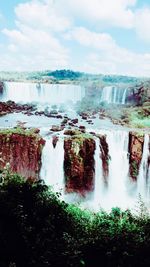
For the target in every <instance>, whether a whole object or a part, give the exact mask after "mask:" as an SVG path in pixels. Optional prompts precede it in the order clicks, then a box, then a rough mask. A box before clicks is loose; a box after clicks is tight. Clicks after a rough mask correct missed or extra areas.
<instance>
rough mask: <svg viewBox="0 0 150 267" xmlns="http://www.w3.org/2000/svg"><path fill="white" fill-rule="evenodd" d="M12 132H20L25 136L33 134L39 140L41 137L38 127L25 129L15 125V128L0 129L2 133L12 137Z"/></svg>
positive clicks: (0, 133)
mask: <svg viewBox="0 0 150 267" xmlns="http://www.w3.org/2000/svg"><path fill="white" fill-rule="evenodd" d="M12 134H19V135H24V136H31V137H35V138H36V139H37V140H38V139H40V138H41V137H40V135H39V134H38V133H36V129H34V128H32V129H23V128H22V127H19V126H18V127H15V128H6V129H0V135H7V137H10V136H11V135H12Z"/></svg>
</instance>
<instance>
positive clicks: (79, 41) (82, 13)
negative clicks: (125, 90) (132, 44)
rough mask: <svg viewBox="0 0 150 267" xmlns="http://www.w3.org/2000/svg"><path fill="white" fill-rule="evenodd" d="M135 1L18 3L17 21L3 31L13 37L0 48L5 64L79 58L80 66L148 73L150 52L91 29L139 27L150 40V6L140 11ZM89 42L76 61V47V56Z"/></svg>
mask: <svg viewBox="0 0 150 267" xmlns="http://www.w3.org/2000/svg"><path fill="white" fill-rule="evenodd" d="M136 2H137V1H136V0H113V1H110V0H92V1H87V0H31V1H30V2H26V3H21V4H19V5H18V6H17V7H16V8H15V14H16V27H14V29H12V30H9V29H7V28H6V29H3V31H2V33H3V34H4V35H5V36H6V38H7V40H8V42H7V45H6V46H5V47H3V49H2V50H1V53H0V58H1V60H0V69H1V70H4V69H5V70H40V69H59V68H73V67H74V68H76V67H77V65H75V62H77V60H78V63H77V64H78V66H80V67H78V69H80V70H81V71H83V70H84V71H88V72H97V73H118V74H130V75H140V76H142V75H145V76H148V75H149V72H150V54H148V53H147V54H146V53H145V54H142V53H141V54H140V53H135V52H132V51H129V50H128V49H125V48H123V47H120V46H119V45H118V44H117V42H116V41H115V40H114V39H113V37H112V36H111V35H110V34H108V33H106V32H95V31H94V30H93V31H91V30H89V28H91V26H92V27H96V29H97V30H98V28H101V29H102V25H105V29H106V26H107V27H108V28H109V27H114V26H115V27H122V28H127V29H132V30H133V29H134V30H136V32H137V34H138V36H139V37H140V38H143V40H146V41H150V32H149V25H150V9H148V8H143V9H140V10H137V11H135V8H136ZM133 8H134V9H133ZM85 25H86V26H85ZM94 25H96V26H94ZM88 26H89V28H88ZM63 37H64V39H63ZM64 44H65V45H64ZM84 47H85V48H86V49H85V50H86V51H85V54H86V53H87V56H85V55H84V57H85V60H81V58H79V59H77V58H76V59H75V62H72V65H71V63H70V62H71V58H70V56H71V53H72V55H74V57H76V54H77V53H78V52H77V50H78V49H79V50H80V48H81V49H84ZM72 61H73V60H72ZM82 62H84V63H82ZM81 64H82V65H81Z"/></svg>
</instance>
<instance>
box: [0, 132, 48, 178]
mask: <svg viewBox="0 0 150 267" xmlns="http://www.w3.org/2000/svg"><path fill="white" fill-rule="evenodd" d="M44 144H45V141H44V140H43V139H42V138H41V137H40V135H38V134H35V133H34V131H31V130H23V129H19V128H18V129H10V130H9V129H8V130H1V131H0V170H3V169H4V168H5V167H6V165H7V164H9V165H10V170H11V171H12V172H14V173H19V174H21V175H22V176H24V177H25V178H26V179H29V178H31V179H39V172H40V168H41V153H42V148H43V145H44Z"/></svg>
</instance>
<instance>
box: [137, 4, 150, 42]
mask: <svg viewBox="0 0 150 267" xmlns="http://www.w3.org/2000/svg"><path fill="white" fill-rule="evenodd" d="M134 26H135V30H136V33H137V35H138V36H139V37H140V38H141V39H142V40H144V41H146V42H150V8H148V7H147V8H142V9H139V10H137V11H136V16H135V25H134Z"/></svg>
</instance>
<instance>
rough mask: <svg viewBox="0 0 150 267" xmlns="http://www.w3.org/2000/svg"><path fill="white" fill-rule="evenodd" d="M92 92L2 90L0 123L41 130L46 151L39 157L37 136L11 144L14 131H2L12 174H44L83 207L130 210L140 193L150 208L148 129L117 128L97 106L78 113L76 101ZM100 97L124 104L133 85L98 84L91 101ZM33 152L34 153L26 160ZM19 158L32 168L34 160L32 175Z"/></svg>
mask: <svg viewBox="0 0 150 267" xmlns="http://www.w3.org/2000/svg"><path fill="white" fill-rule="evenodd" d="M87 91H88V90H87V88H86V87H85V86H80V85H74V84H72V85H70V84H69V85H66V84H65V85H64V84H63V85H59V84H56V85H55V84H44V83H43V84H42V83H29V82H24V83H19V82H5V83H4V87H3V90H1V93H0V101H2V102H3V105H2V104H1V107H2V109H4V105H5V110H1V112H4V111H5V114H3V113H2V115H3V116H1V117H0V125H1V128H3V131H4V129H5V128H6V129H8V128H10V129H11V131H13V130H12V129H13V127H18V126H19V127H21V128H25V130H24V131H25V132H26V131H27V130H26V128H32V127H34V128H38V129H39V130H40V135H41V139H40V140H41V141H40V143H41V144H42V146H43V150H42V149H41V150H40V151H41V152H40V153H41V154H38V156H36V157H35V155H37V147H36V143H35V142H34V141H31V142H29V146H28V149H27V144H28V140H27V137H24V140H22V139H20V138H21V137H18V140H17V138H16V136H15V141H14V140H13V136H14V133H13V132H12V135H11V137H10V138H9V139H8V138H7V133H6V135H5V134H4V136H3V135H1V136H2V138H1V149H0V153H1V157H2V159H3V160H4V164H6V163H7V162H9V163H10V165H11V168H12V171H15V172H19V173H20V174H22V175H23V176H25V177H26V178H29V177H32V176H36V177H37V179H39V177H40V178H41V179H43V180H44V181H45V182H46V184H48V185H51V186H53V189H54V191H55V192H58V191H60V192H61V198H62V199H64V200H65V201H67V202H73V203H80V205H81V206H83V207H86V208H87V207H88V208H91V209H94V210H99V209H100V208H104V209H107V210H110V209H111V208H112V207H114V206H119V207H121V208H125V209H126V208H133V207H134V205H135V203H136V202H137V199H138V196H139V194H140V195H141V196H142V199H143V200H144V202H145V203H146V205H147V206H148V207H149V199H150V195H149V194H150V192H149V191H150V190H149V185H150V132H149V129H142V130H141V129H135V128H130V127H126V126H122V125H114V124H113V123H112V122H111V120H110V119H109V118H106V117H104V118H102V114H101V113H99V111H94V109H93V112H92V114H90V115H89V114H88V113H87V112H85V113H83V112H82V113H81V114H80V112H77V109H78V105H79V104H80V105H81V103H82V101H84V99H85V100H86V97H87V95H88V93H89V91H88V92H87ZM90 97H91V94H90ZM95 98H96V100H97V102H98V103H99V104H100V105H101V103H102V107H104V104H105V105H114V106H116V107H118V109H120V108H121V106H126V105H128V104H129V103H130V100H131V98H132V97H131V88H128V87H127V86H124V87H122V88H121V89H120V87H117V86H110V85H109V86H105V87H103V88H98V89H97V93H96V96H94V98H93V99H94V100H93V101H95ZM7 101H14V102H15V108H13V111H12V109H9V108H8V107H7V108H6V105H8V106H9V107H10V105H9V104H10V103H11V107H12V106H13V107H14V104H12V103H13V102H7ZM4 102H6V103H5V104H4ZM16 105H18V106H16ZM25 105H26V106H25ZM93 106H94V102H93ZM28 107H30V109H28ZM102 107H101V108H100V110H102ZM101 112H102V111H101ZM9 113H10V114H9ZM15 135H17V133H15ZM18 135H19V133H18ZM18 135H17V136H18ZM34 138H35V137H34ZM6 139H7V140H6ZM4 140H5V141H4ZM32 143H35V145H32ZM19 144H20V145H21V144H22V145H21V146H22V147H24V153H22V151H21V149H20V150H19V149H18V150H17V152H16V153H17V157H16V153H15V151H16V150H15V146H18V145H19ZM30 144H31V145H30ZM11 147H12V149H11ZM13 149H14V151H13V153H10V151H12V150H13ZM30 151H32V156H33V157H29V155H30V154H31V152H30ZM6 152H7V153H6ZM5 154H9V155H10V157H7V156H5ZM16 158H17V159H16ZM19 158H20V160H21V161H22V164H25V167H24V168H27V169H28V168H29V163H28V160H29V162H32V163H33V162H34V163H35V164H33V166H32V168H31V169H32V171H30V168H29V173H28V172H25V171H20V168H22V167H19V164H20V163H19ZM40 158H41V159H40ZM14 162H15V163H14ZM15 164H16V165H17V167H16V168H15V167H14V165H15ZM37 165H38V167H37ZM33 172H34V175H33ZM35 173H36V175H35Z"/></svg>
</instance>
